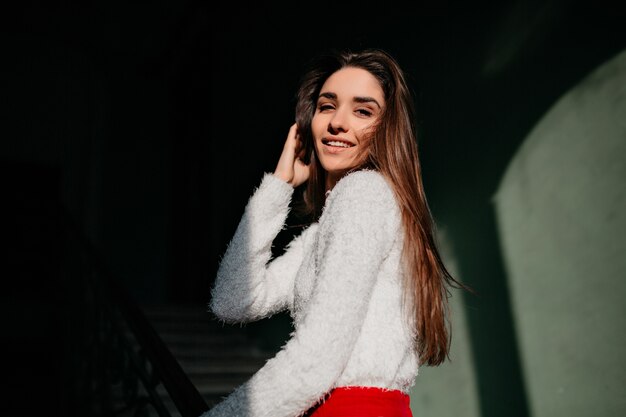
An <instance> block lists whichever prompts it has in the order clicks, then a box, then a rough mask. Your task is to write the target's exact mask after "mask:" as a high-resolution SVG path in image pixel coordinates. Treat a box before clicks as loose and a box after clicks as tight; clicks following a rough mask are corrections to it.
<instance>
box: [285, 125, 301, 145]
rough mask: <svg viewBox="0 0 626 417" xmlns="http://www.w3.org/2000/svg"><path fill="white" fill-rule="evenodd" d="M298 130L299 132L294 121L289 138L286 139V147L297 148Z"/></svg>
mask: <svg viewBox="0 0 626 417" xmlns="http://www.w3.org/2000/svg"><path fill="white" fill-rule="evenodd" d="M297 132H298V125H296V124H295V123H294V124H292V125H291V127H290V128H289V133H288V134H287V140H286V141H285V147H289V148H291V149H293V150H295V149H296V144H297V140H296V135H297Z"/></svg>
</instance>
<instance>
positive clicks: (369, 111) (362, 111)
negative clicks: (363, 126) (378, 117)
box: [356, 109, 373, 117]
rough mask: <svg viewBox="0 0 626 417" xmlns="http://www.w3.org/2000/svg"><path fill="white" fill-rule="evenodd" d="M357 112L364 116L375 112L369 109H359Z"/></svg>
mask: <svg viewBox="0 0 626 417" xmlns="http://www.w3.org/2000/svg"><path fill="white" fill-rule="evenodd" d="M356 112H357V114H359V115H360V116H364V117H370V116H371V115H372V114H373V113H372V111H371V110H368V109H357V110H356Z"/></svg>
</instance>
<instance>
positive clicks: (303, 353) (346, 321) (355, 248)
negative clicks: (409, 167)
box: [203, 171, 397, 417]
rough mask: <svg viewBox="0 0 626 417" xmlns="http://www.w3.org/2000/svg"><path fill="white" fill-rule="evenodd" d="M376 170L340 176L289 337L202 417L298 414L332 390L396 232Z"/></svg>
mask: <svg viewBox="0 0 626 417" xmlns="http://www.w3.org/2000/svg"><path fill="white" fill-rule="evenodd" d="M396 207H397V206H396V205H395V200H394V197H393V195H392V193H391V190H390V188H389V187H388V186H387V184H386V183H385V182H384V179H383V178H382V176H380V174H377V173H373V172H362V171H361V172H357V173H353V174H350V175H348V176H346V177H344V178H343V179H342V180H340V181H339V182H338V183H337V185H336V186H335V188H334V190H333V192H332V193H331V195H330V196H329V200H328V202H327V206H326V209H325V212H324V213H323V215H322V217H321V218H320V223H319V228H318V233H319V241H318V242H319V243H318V246H317V247H316V249H315V250H316V253H315V256H316V258H317V259H318V271H317V274H316V275H317V276H316V283H315V287H314V290H313V293H312V295H311V298H310V299H309V302H308V304H307V305H306V307H305V311H304V312H303V314H304V315H303V317H302V321H301V322H300V323H299V325H298V326H297V330H296V331H295V332H294V333H293V334H292V337H291V338H290V340H289V341H288V342H287V343H286V344H285V345H284V346H283V348H282V349H281V350H280V351H279V352H278V353H277V354H276V356H275V357H273V358H272V359H270V360H268V361H267V362H266V364H265V365H264V366H263V367H262V368H261V369H260V370H259V371H258V372H257V373H256V374H255V375H253V376H252V378H251V379H250V380H249V381H247V382H246V383H245V384H243V385H241V386H239V387H237V388H236V389H235V390H234V391H233V392H232V393H231V394H230V395H229V396H228V397H226V399H225V400H224V401H222V402H221V403H219V404H218V405H217V406H216V407H214V408H213V409H211V410H210V411H208V412H207V413H205V414H204V416H203V417H227V416H228V417H296V416H300V415H302V413H304V412H305V411H306V410H308V409H309V408H310V407H312V406H314V405H315V404H316V403H317V402H318V401H319V400H321V399H322V398H323V396H324V395H325V394H326V393H327V392H329V391H330V389H332V388H333V385H334V383H335V381H336V380H337V379H338V378H339V377H340V376H341V373H342V372H343V369H344V368H345V366H346V365H347V363H348V360H349V358H350V354H351V352H352V350H353V348H354V345H355V343H356V341H357V339H358V337H359V334H360V331H361V327H362V324H363V321H364V318H365V316H366V313H367V309H368V305H369V301H370V298H371V294H372V290H373V287H374V285H375V283H376V278H377V276H378V272H379V269H380V267H381V264H382V262H383V260H384V258H385V257H386V256H387V254H388V253H389V251H390V249H391V247H392V245H393V241H394V239H395V238H396V236H397V214H396V213H395V212H394V211H393V210H395V209H396Z"/></svg>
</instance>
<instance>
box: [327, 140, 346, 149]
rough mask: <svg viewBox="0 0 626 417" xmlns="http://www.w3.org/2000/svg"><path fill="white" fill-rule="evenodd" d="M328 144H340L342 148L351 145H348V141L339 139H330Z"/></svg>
mask: <svg viewBox="0 0 626 417" xmlns="http://www.w3.org/2000/svg"><path fill="white" fill-rule="evenodd" d="M328 144H329V145H330V146H340V147H342V148H349V147H350V145H348V144H347V143H345V142H339V141H337V140H331V141H328Z"/></svg>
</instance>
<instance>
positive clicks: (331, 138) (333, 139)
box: [322, 136, 356, 149]
mask: <svg viewBox="0 0 626 417" xmlns="http://www.w3.org/2000/svg"><path fill="white" fill-rule="evenodd" d="M329 142H342V143H345V144H347V145H348V148H340V147H338V146H332V145H329V144H328V143H329ZM322 144H323V145H325V146H327V147H329V148H334V149H349V148H352V147H354V146H356V143H354V142H352V141H349V140H348V139H344V138H342V137H339V136H326V137H324V138H322Z"/></svg>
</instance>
